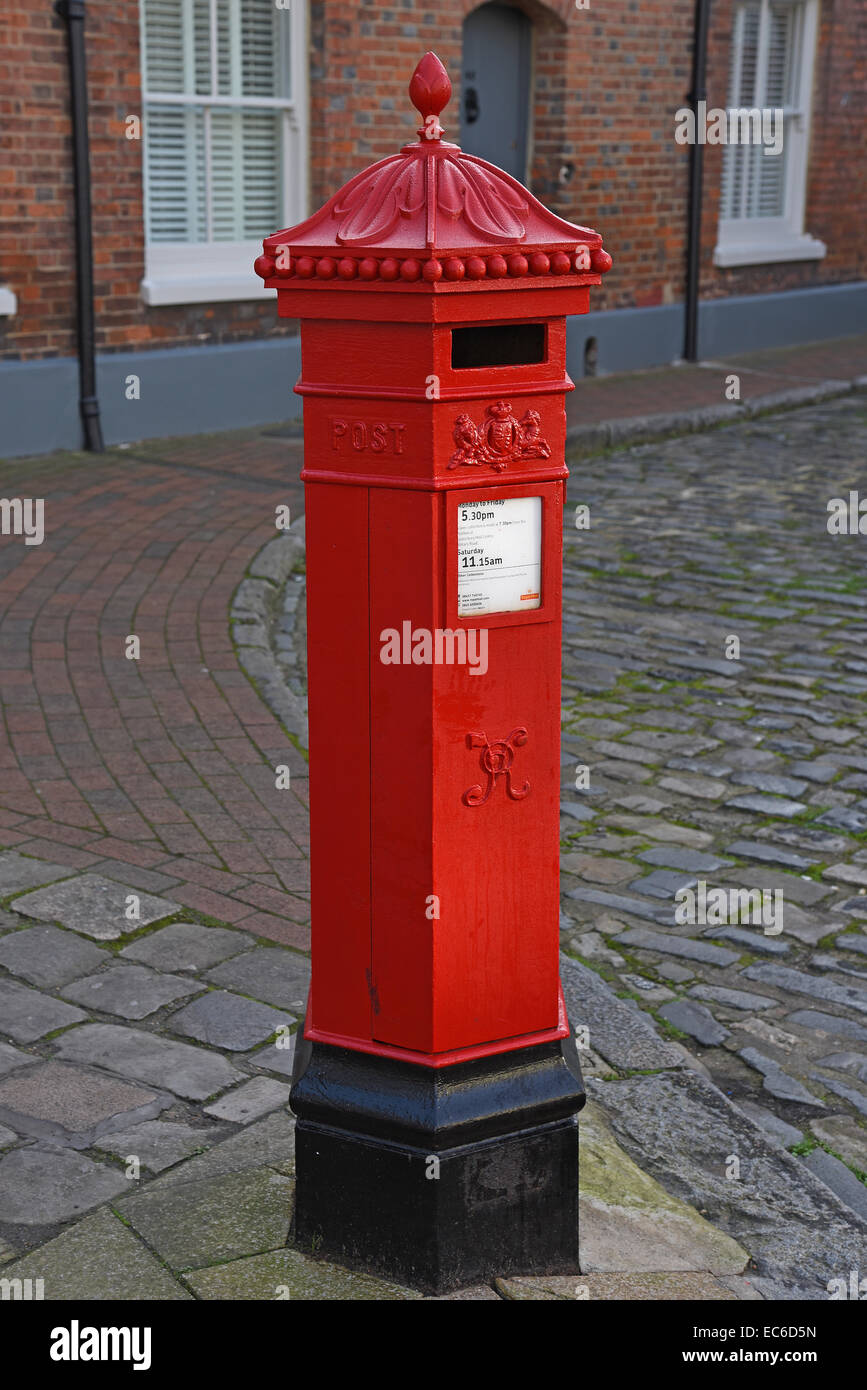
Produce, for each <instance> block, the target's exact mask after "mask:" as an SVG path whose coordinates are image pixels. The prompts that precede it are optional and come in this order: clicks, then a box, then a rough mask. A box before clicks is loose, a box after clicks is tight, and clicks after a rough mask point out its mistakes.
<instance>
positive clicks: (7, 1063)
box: [0, 1042, 39, 1076]
mask: <svg viewBox="0 0 867 1390" xmlns="http://www.w3.org/2000/svg"><path fill="white" fill-rule="evenodd" d="M38 1061H39V1058H38V1057H34V1056H33V1055H32V1054H31V1053H29V1052H21V1051H20V1050H19V1049H18V1048H17V1047H10V1046H9V1044H8V1043H4V1042H0V1076H5V1075H6V1074H7V1073H8V1072H10V1071H15V1070H16V1068H17V1067H26V1066H33V1064H34V1063H35V1062H38Z"/></svg>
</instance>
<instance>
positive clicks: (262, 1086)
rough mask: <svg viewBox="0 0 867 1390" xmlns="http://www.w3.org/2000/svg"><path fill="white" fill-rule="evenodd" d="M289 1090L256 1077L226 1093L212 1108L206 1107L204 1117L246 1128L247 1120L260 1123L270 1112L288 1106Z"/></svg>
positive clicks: (266, 1078) (264, 1077)
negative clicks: (211, 1116) (232, 1122)
mask: <svg viewBox="0 0 867 1390" xmlns="http://www.w3.org/2000/svg"><path fill="white" fill-rule="evenodd" d="M290 1089H291V1088H290V1087H289V1086H286V1085H284V1084H283V1083H282V1082H280V1081H273V1080H272V1079H271V1077H269V1076H257V1077H254V1078H253V1079H252V1080H251V1081H245V1082H244V1084H243V1086H238V1087H237V1088H236V1089H235V1090H234V1091H227V1092H226V1094H225V1095H224V1096H221V1097H220V1099H219V1100H217V1101H214V1103H213V1105H206V1106H205V1114H206V1115H213V1116H214V1118H215V1119H217V1120H231V1121H234V1122H236V1123H239V1124H248V1123H249V1121H250V1120H259V1119H261V1118H262V1116H263V1115H268V1114H270V1112H271V1111H272V1110H277V1109H278V1108H280V1107H284V1106H286V1105H288V1104H289V1092H290Z"/></svg>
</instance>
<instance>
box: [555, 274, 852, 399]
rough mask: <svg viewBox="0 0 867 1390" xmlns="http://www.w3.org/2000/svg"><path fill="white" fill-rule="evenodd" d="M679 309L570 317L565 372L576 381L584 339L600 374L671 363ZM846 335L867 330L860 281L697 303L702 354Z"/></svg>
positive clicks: (678, 340)
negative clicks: (589, 344) (592, 341)
mask: <svg viewBox="0 0 867 1390" xmlns="http://www.w3.org/2000/svg"><path fill="white" fill-rule="evenodd" d="M683 314H684V310H683V305H682V304H663V305H660V306H659V307H657V308H653V309H610V310H607V311H606V312H604V313H592V312H591V313H589V314H584V315H582V316H581V317H580V318H571V319H569V320H568V324H567V360H568V366H569V374H570V376H572V377H573V378H574V379H575V380H576V381H577V380H578V378H579V377H582V376H584V351H585V346H586V343H587V341H588V339H590V338H595V339H596V350H597V367H596V370H597V373H598V374H599V375H600V376H601V375H603V374H607V373H609V372H629V371H637V370H638V369H640V368H642V367H661V366H665V365H667V364H668V363H670V362H676V361H678V360H679V359H680V357H681V356H682V353H683V336H684V323H683ZM853 333H867V281H858V282H856V283H853V284H850V285H828V286H824V287H820V288H818V289H811V290H787V291H786V292H785V293H784V294H750V295H736V296H734V297H733V298H731V299H705V300H702V302H701V304H700V305H699V321H698V349H699V356H700V357H701V358H703V359H704V360H707V359H708V358H715V357H730V356H732V355H734V354H735V353H739V352H760V351H762V349H764V348H776V347H787V346H795V345H796V344H798V343H815V342H820V341H821V340H822V339H824V338H845V337H847V336H849V335H850V334H853Z"/></svg>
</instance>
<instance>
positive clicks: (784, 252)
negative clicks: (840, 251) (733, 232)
mask: <svg viewBox="0 0 867 1390" xmlns="http://www.w3.org/2000/svg"><path fill="white" fill-rule="evenodd" d="M827 249H828V248H827V247H826V245H825V243H824V242H823V241H817V240H816V238H815V237H811V236H807V235H804V236H791V237H779V238H775V239H774V240H764V239H763V238H758V237H757V238H756V239H755V240H754V241H749V240H748V239H746V238H745V239H744V240H743V241H732V242H725V243H722V244H718V245H717V247H716V248H715V250H714V253H713V263H714V265H718V266H734V265H774V264H778V263H780V262H781V261H820V260H822V258H823V256H824V255H825V254H826V252H827Z"/></svg>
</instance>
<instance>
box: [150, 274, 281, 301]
mask: <svg viewBox="0 0 867 1390" xmlns="http://www.w3.org/2000/svg"><path fill="white" fill-rule="evenodd" d="M140 289H141V297H142V299H143V300H144V302H145V304H153V305H158V304H217V303H225V302H228V301H230V300H235V301H238V300H244V299H271V298H273V296H274V292H273V290H266V289H265V286H264V285H263V284H262V283H261V281H258V282H257V281H253V282H252V283H251V279H250V277H249V276H247V275H239V274H237V273H236V274H232V275H196V276H193V275H147V276H145V278H144V280H142V282H141V286H140Z"/></svg>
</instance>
